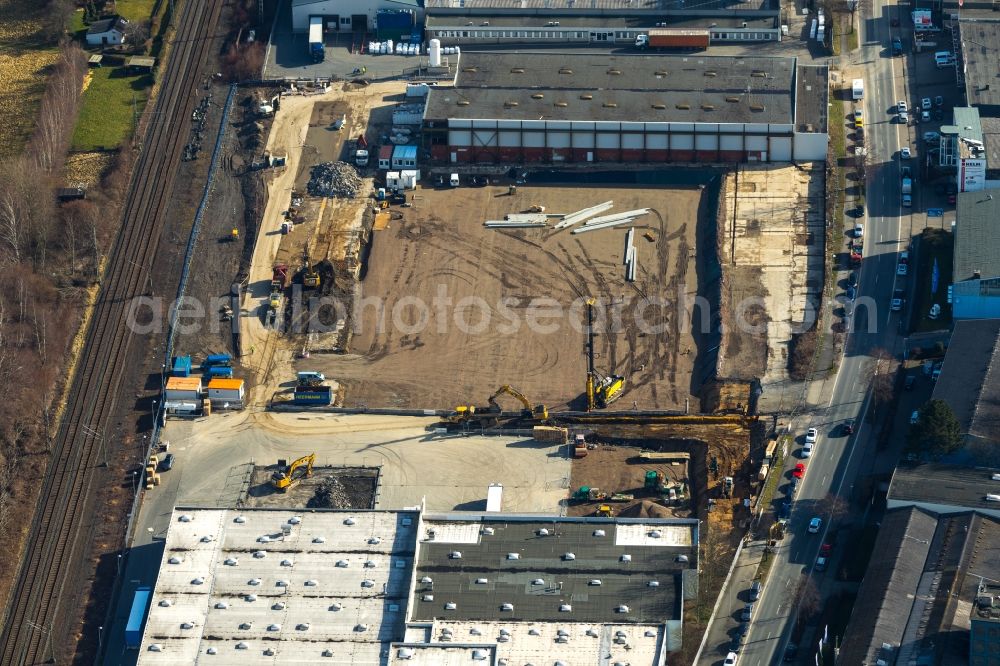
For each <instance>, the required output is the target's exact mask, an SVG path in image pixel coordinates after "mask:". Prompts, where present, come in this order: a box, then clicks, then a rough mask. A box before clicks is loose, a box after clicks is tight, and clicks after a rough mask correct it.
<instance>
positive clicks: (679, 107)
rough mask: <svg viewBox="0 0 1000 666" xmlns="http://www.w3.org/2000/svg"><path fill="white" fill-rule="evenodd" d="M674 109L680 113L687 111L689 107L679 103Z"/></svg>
mask: <svg viewBox="0 0 1000 666" xmlns="http://www.w3.org/2000/svg"><path fill="white" fill-rule="evenodd" d="M674 108H676V109H678V110H680V111H687V110H688V109H690V108H691V105H690V104H687V103H685V102H681V103H680V104H675V105H674Z"/></svg>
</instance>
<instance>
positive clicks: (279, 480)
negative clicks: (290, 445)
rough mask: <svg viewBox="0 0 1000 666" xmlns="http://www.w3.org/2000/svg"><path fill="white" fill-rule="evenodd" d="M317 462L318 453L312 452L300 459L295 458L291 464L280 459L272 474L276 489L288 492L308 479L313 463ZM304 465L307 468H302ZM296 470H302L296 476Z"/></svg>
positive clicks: (272, 481) (272, 483)
mask: <svg viewBox="0 0 1000 666" xmlns="http://www.w3.org/2000/svg"><path fill="white" fill-rule="evenodd" d="M315 462H316V454H315V453H310V454H309V455H307V456H302V457H301V458H299V459H298V460H293V461H292V464H291V465H289V464H287V463H286V461H284V460H279V461H278V469H277V470H276V471H275V472H274V474H272V475H271V485H272V486H273V487H274V488H275V490H280V491H281V492H283V493H284V492H288V489H289V488H291V487H293V486H295V485H296V484H298V482H299V481H301V480H302V479H308V478H309V477H310V476H312V473H313V463H315ZM303 466H304V467H305V469H302V468H303ZM296 472H301V473H300V474H299V475H298V476H296V474H295V473H296Z"/></svg>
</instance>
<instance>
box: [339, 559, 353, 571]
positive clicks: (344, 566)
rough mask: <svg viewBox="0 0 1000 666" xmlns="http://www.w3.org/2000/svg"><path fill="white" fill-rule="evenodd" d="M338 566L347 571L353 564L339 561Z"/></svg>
mask: <svg viewBox="0 0 1000 666" xmlns="http://www.w3.org/2000/svg"><path fill="white" fill-rule="evenodd" d="M337 566H338V567H340V568H341V569H346V568H347V567H349V566H351V563H350V562H348V561H347V560H337Z"/></svg>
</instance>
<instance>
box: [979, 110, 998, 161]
mask: <svg viewBox="0 0 1000 666" xmlns="http://www.w3.org/2000/svg"><path fill="white" fill-rule="evenodd" d="M979 123H980V124H981V125H982V127H983V143H985V144H986V168H987V170H989V171H994V170H997V169H1000V118H980V119H979Z"/></svg>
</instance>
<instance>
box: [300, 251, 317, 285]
mask: <svg viewBox="0 0 1000 666" xmlns="http://www.w3.org/2000/svg"><path fill="white" fill-rule="evenodd" d="M302 263H303V266H302V286H303V287H310V288H316V287H318V286H319V283H320V279H319V273H317V272H316V269H315V268H313V265H312V262H311V261H309V250H308V248H307V249H306V250H305V251H304V252H303V253H302Z"/></svg>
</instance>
